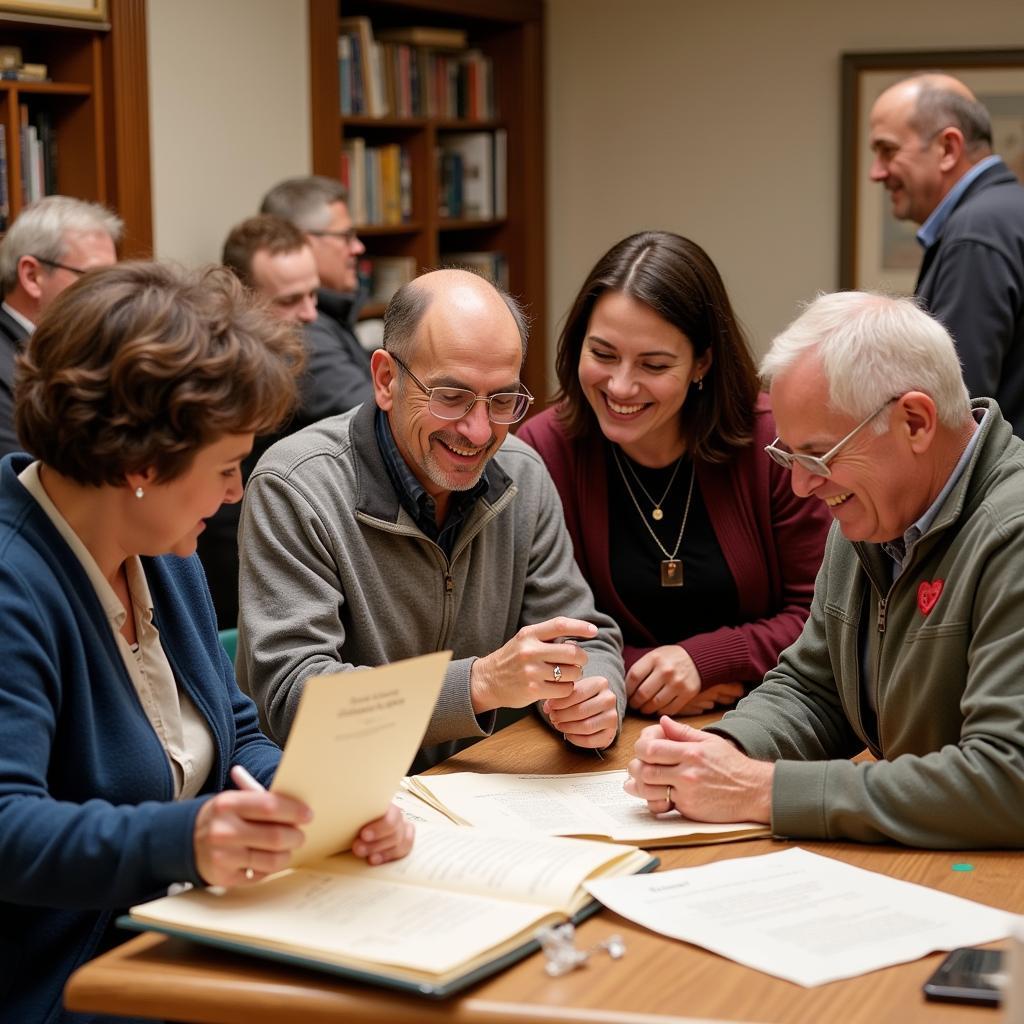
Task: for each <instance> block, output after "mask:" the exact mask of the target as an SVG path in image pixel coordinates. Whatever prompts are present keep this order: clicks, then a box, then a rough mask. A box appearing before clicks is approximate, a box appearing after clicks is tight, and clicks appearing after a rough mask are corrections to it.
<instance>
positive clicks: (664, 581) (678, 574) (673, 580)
mask: <svg viewBox="0 0 1024 1024" xmlns="http://www.w3.org/2000/svg"><path fill="white" fill-rule="evenodd" d="M661 585H662V586H663V587H681V586H682V585H683V563H682V560H681V559H679V558H666V559H664V560H663V561H662V563H661Z"/></svg>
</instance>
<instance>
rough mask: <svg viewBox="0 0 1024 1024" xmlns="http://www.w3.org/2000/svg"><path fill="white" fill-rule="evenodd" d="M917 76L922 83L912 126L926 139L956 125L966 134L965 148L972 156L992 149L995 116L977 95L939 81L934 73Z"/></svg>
mask: <svg viewBox="0 0 1024 1024" xmlns="http://www.w3.org/2000/svg"><path fill="white" fill-rule="evenodd" d="M915 79H916V80H919V81H920V83H921V84H920V88H919V90H918V93H917V101H916V102H915V104H914V111H913V113H912V114H911V115H910V127H911V128H912V129H913V130H914V131H915V132H917V134H918V136H920V138H921V139H922V140H927V139H930V138H932V137H933V136H935V135H937V134H938V133H939V132H941V131H942V129H943V128H950V127H952V128H957V129H959V131H960V133H961V135H963V137H964V148H965V149H966V150H967V153H968V154H969V155H972V156H973V155H977V154H978V153H979V152H988V151H990V150H991V149H992V119H991V117H990V116H989V112H988V110H987V109H986V108H985V105H984V104H983V103H981V102H980V101H979V100H977V99H975V98H974V97H973V96H965V95H964V94H963V93H961V92H957V91H956V90H955V89H949V88H945V87H943V86H942V85H937V84H935V82H934V81H933V77H932V76H931V75H928V74H924V75H917V76H915Z"/></svg>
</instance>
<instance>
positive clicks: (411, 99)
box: [338, 17, 496, 120]
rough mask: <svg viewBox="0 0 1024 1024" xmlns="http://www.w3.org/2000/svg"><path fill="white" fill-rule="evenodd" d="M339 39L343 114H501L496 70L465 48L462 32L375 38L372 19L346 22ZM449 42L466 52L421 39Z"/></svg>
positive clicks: (389, 33)
mask: <svg viewBox="0 0 1024 1024" xmlns="http://www.w3.org/2000/svg"><path fill="white" fill-rule="evenodd" d="M340 25H341V29H342V32H341V35H340V36H339V37H338V78H339V87H340V90H341V113H342V115H345V116H350V115H365V116H369V117H387V116H393V117H435V118H452V119H472V120H486V119H490V118H493V117H495V116H496V104H495V98H494V67H493V64H492V62H491V60H490V58H489V57H485V56H484V55H483V54H482V53H481V52H480V51H479V50H475V49H466V48H465V33H464V32H462V31H461V30H458V29H416V28H413V29H390V30H385V31H382V32H381V33H380V34H379V35H380V39H377V38H375V37H374V33H373V27H372V25H371V24H370V19H369V18H366V17H357V18H342V19H341V22H340ZM431 39H436V40H439V41H440V40H444V39H447V40H448V43H449V45H452V44H458V43H459V42H460V41H461V48H455V49H439V48H438V47H437V46H436V45H421V44H420V43H421V41H426V40H431Z"/></svg>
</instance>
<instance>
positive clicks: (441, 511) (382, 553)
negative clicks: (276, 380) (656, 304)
mask: <svg viewBox="0 0 1024 1024" xmlns="http://www.w3.org/2000/svg"><path fill="white" fill-rule="evenodd" d="M526 334H527V329H526V322H525V318H524V316H523V313H522V311H521V310H520V308H519V306H518V305H517V304H516V302H515V301H514V300H513V299H511V298H510V297H509V296H508V295H506V294H504V293H503V292H500V291H499V290H498V289H496V288H495V287H494V286H493V285H491V284H489V283H488V282H486V281H485V280H483V279H482V278H480V277H478V276H476V275H474V274H471V273H468V272H466V271H461V270H440V271H435V272H434V273H431V274H426V275H424V276H423V277H421V278H419V279H417V280H416V281H414V282H413V283H412V284H410V285H406V286H405V287H404V288H403V289H401V290H400V291H399V292H398V293H397V294H396V295H395V297H394V298H393V299H392V301H391V303H390V304H389V306H388V309H387V312H386V313H385V317H384V347H383V348H382V349H379V350H378V351H377V352H375V353H374V354H373V358H372V372H373V388H374V398H375V401H374V402H373V403H369V402H368V403H366V404H365V405H364V406H363V407H361V408H360V409H357V410H354V411H353V412H351V413H348V414H346V415H344V416H337V417H333V418H331V419H328V420H325V421H323V422H322V423H320V424H316V425H314V426H312V427H309V428H307V429H305V430H303V431H300V432H299V433H297V434H295V435H293V436H292V437H290V438H287V439H286V440H284V441H282V442H280V443H279V444H277V445H275V446H274V447H273V448H272V449H271V450H270V452H269V453H268V454H267V455H266V456H265V457H264V458H263V459H262V460H261V462H260V464H259V466H258V467H257V469H256V472H255V473H254V474H253V476H252V477H251V478H250V481H249V486H248V489H247V491H246V497H245V504H244V507H243V511H242V528H241V534H240V548H241V586H240V605H241V613H240V619H239V660H238V665H237V670H238V678H239V682H240V683H241V685H242V687H243V689H246V690H248V692H250V693H251V694H252V696H253V697H254V698H255V700H256V703H257V705H258V706H259V707H260V709H261V714H262V717H263V722H264V725H265V727H266V729H267V730H268V732H269V734H270V735H271V736H273V737H275V738H276V739H278V740H279V741H283V740H284V738H285V736H286V735H287V732H288V729H289V727H290V725H291V721H292V717H293V715H294V713H295V709H296V707H297V704H298V700H299V697H300V696H301V693H302V688H303V685H304V683H305V680H307V679H309V678H310V677H312V676H316V675H323V674H325V673H330V672H338V671H347V670H351V669H355V668H360V667H365V666H375V665H382V664H386V663H388V662H391V661H395V660H398V659H400V658H407V657H412V656H414V655H419V654H424V653H427V652H428V651H435V650H444V649H451V650H452V651H453V652H454V657H453V660H452V663H451V666H450V668H449V670H448V675H447V678H446V680H445V685H444V688H443V690H442V693H441V697H440V699H439V701H438V704H437V707H436V708H435V711H434V715H433V718H432V720H431V724H430V727H429V728H428V730H427V734H426V737H425V739H424V745H423V747H422V748H421V751H420V754H419V756H418V758H417V761H416V763H415V765H414V768H415V770H420V769H422V768H424V767H427V766H429V765H430V764H433V763H436V762H437V761H438V760H440V759H441V758H443V757H446V756H448V754H450V753H451V752H453V750H454V747H455V743H456V742H457V741H459V740H465V739H472V738H479V737H482V736H485V735H487V734H488V733H489V732H491V731H492V730H493V728H494V726H495V722H496V716H497V712H498V711H499V710H500V709H503V708H524V707H528V706H530V705H535V706H536V707H537V710H538V711H539V712H540V714H541V715H542V716H543V717H544V719H545V720H546V721H547V722H548V723H549V724H550V725H551V727H552V728H553V729H554V730H556V731H557V732H558V733H560V734H562V735H563V736H564V737H565V740H566V742H568V743H569V744H572V745H574V746H576V747H579V748H581V749H583V750H601V749H602V748H604V747H606V746H608V745H609V744H610V743H611V742H612V741H613V740H614V739H615V737H616V735H617V733H618V729H619V726H620V724H621V721H622V714H623V710H624V707H625V688H624V682H623V666H622V654H621V647H622V641H621V636H620V634H619V630H618V627H617V626H616V625H615V623H614V622H613V621H612V620H611V619H610V618H608V617H607V616H605V615H602V614H600V613H599V612H598V611H597V610H596V609H595V607H594V601H593V596H592V595H591V592H590V590H589V588H588V586H587V584H586V583H585V582H584V580H583V578H582V576H581V575H580V572H579V569H578V568H577V567H576V563H575V561H574V559H573V552H572V542H571V540H570V539H569V535H568V532H567V530H566V527H565V523H564V520H563V518H562V506H561V502H560V499H559V497H558V494H557V492H556V491H555V487H554V484H553V483H552V481H551V478H550V477H549V476H548V473H547V470H546V469H545V468H544V464H543V462H542V461H541V459H540V457H539V456H538V455H537V454H536V453H535V452H534V451H533V449H531V448H529V447H528V446H527V445H525V444H523V443H521V442H519V441H518V440H516V438H514V437H511V436H509V429H510V427H511V426H512V425H513V424H515V423H518V422H519V421H520V420H522V418H523V417H524V416H525V415H526V413H527V411H528V409H529V407H530V405H531V403H532V402H533V396H532V395H530V393H529V392H528V391H527V389H526V388H525V387H524V386H523V384H522V382H521V380H520V371H521V368H522V363H523V358H524V356H525V351H526Z"/></svg>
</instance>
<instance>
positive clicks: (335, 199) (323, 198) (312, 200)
mask: <svg viewBox="0 0 1024 1024" xmlns="http://www.w3.org/2000/svg"><path fill="white" fill-rule="evenodd" d="M347 202H348V189H346V188H345V186H344V185H342V183H341V182H340V181H338V180H337V179H336V178H327V177H325V176H324V175H322V174H311V175H306V176H304V177H301V178H288V179H286V180H285V181H282V182H279V183H278V184H276V185H275V186H274V187H273V188H272V189H271V190H270V191H269V192H268V193H267V194H266V195H265V196H264V197H263V202H262V203H260V213H272V214H274V216H275V217H280V218H282V219H283V220H286V221H289V222H290V223H292V224H294V225H295V226H296V227H297V228H298V229H299V230H300V231H321V230H323V229H324V228H325V227H327V225H328V223H329V222H330V219H331V212H330V210H329V209H328V207H329V206H330V205H331V203H347Z"/></svg>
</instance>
